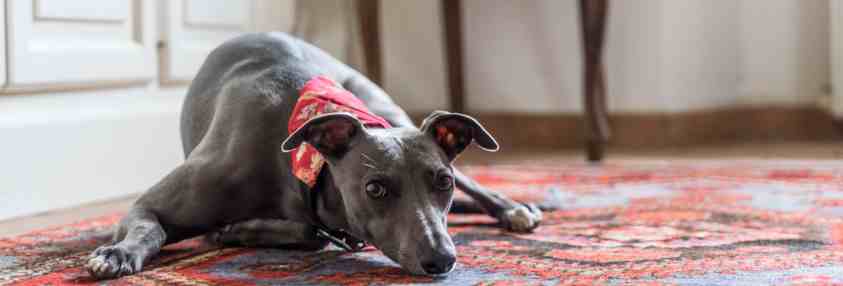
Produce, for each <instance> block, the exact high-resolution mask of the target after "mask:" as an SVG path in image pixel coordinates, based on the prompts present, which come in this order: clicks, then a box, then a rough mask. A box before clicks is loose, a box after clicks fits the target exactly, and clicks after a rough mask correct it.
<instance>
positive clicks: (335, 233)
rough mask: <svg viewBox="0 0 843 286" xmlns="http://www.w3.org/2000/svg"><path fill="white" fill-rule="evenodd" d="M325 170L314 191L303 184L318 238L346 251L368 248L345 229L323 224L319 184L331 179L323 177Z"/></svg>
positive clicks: (321, 173)
mask: <svg viewBox="0 0 843 286" xmlns="http://www.w3.org/2000/svg"><path fill="white" fill-rule="evenodd" d="M324 169H325V168H324V167H323V170H322V171H321V172H319V173H320V174H319V177H320V178H319V179H317V183H316V185H315V186H313V188H312V189H310V188H308V187H307V185H306V184H304V183H302V185H304V191H303V196H302V197H303V198H304V203H305V205H306V206H307V208H308V209H309V215H310V220H311V221H312V222H313V226H314V227H315V228H316V236H318V237H321V238H324V239H327V240H328V241H330V242H331V243H333V244H334V245H336V246H337V247H339V248H342V249H344V250H345V251H350V252H356V251H359V250H360V249H363V248H364V247H366V241H364V240H362V239H359V238H357V237H355V236H353V235H351V234H350V233H348V232H346V231H345V230H344V229H336V230H331V228H330V227H328V226H327V225H325V223H323V222H322V220H321V219H319V213H318V209H319V206H318V205H317V202H318V199H317V197H318V194H317V193H318V191H319V189H321V186H320V185H321V184H320V183H318V182H319V181H320V180H326V179H329V178H326V177H325V176H323V175H324V174H323V173H325V170H324Z"/></svg>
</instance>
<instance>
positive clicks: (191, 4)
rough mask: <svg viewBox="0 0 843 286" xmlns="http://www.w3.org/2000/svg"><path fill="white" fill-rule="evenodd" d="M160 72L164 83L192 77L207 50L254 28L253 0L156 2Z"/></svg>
mask: <svg viewBox="0 0 843 286" xmlns="http://www.w3.org/2000/svg"><path fill="white" fill-rule="evenodd" d="M159 3H160V4H161V5H162V7H161V8H162V9H161V11H160V13H161V17H160V18H159V22H160V25H161V26H160V33H161V38H162V39H163V40H164V45H163V46H162V48H161V51H160V52H161V54H160V56H161V75H162V81H164V82H183V81H188V80H190V79H192V78H193V76H194V75H195V74H196V72H197V70H198V69H199V67H200V66H201V64H202V62H203V61H204V60H205V57H206V56H207V55H208V53H210V52H211V50H213V49H214V48H215V47H217V46H218V45H219V44H221V43H222V42H224V41H225V40H228V39H230V38H233V37H235V36H237V35H239V34H242V33H244V32H249V31H254V30H255V28H254V21H253V19H254V17H253V13H254V11H255V10H254V5H255V2H254V0H240V1H230V0H167V1H160V2H159Z"/></svg>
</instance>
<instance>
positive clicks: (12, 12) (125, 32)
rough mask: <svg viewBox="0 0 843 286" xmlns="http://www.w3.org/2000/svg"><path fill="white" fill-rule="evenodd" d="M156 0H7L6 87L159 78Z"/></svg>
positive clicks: (75, 84) (112, 82) (76, 84)
mask: <svg viewBox="0 0 843 286" xmlns="http://www.w3.org/2000/svg"><path fill="white" fill-rule="evenodd" d="M153 5H154V2H152V1H144V0H74V1H66V0H7V1H6V7H5V8H6V9H7V11H6V13H4V14H5V16H6V21H5V23H6V25H7V27H6V32H7V35H6V41H7V45H6V47H7V48H8V51H7V53H6V55H7V57H8V58H7V59H6V64H8V69H7V70H8V75H7V77H4V78H7V79H8V82H7V83H6V85H7V88H8V87H12V88H34V89H39V88H44V87H45V86H50V85H59V86H65V85H72V86H79V85H94V86H95V85H99V84H112V85H113V84H114V83H137V82H147V81H151V80H153V79H154V78H155V75H156V65H155V63H156V62H155V35H154V34H153V32H154V24H155V23H154V22H153V21H154V19H155V18H154V15H153V13H154V11H153V10H154V9H153V8H154V6H153Z"/></svg>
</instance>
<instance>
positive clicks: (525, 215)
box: [500, 204, 542, 232]
mask: <svg viewBox="0 0 843 286" xmlns="http://www.w3.org/2000/svg"><path fill="white" fill-rule="evenodd" d="M541 221H542V211H541V209H539V208H538V207H537V206H536V205H534V204H523V205H521V204H519V205H516V206H515V207H513V208H511V209H508V210H505V211H504V212H503V214H502V215H501V217H500V222H501V223H502V224H503V226H504V227H505V228H506V229H507V230H509V231H514V232H531V231H532V230H533V229H535V228H536V227H538V226H539V223H541Z"/></svg>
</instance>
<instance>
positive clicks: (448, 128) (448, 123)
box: [421, 111, 499, 161]
mask: <svg viewBox="0 0 843 286" xmlns="http://www.w3.org/2000/svg"><path fill="white" fill-rule="evenodd" d="M421 130H422V132H424V133H426V134H428V135H430V136H432V137H433V140H434V141H436V143H437V144H439V147H441V148H442V150H443V151H445V154H446V155H448V159H449V160H452V161H453V160H454V159H455V158H456V157H457V155H459V154H460V153H462V151H463V150H465V147H468V144H471V142H475V143H477V145H478V146H480V148H482V149H483V150H486V151H492V152H494V151H498V149H499V146H498V142H497V141H495V138H492V135H491V134H489V132H488V131H486V129H485V128H483V125H480V122H477V119H474V118H473V117H471V116H468V115H465V114H461V113H451V112H447V111H434V112H433V113H431V114H430V115H428V116H427V118H425V119H424V121H422V124H421Z"/></svg>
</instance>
